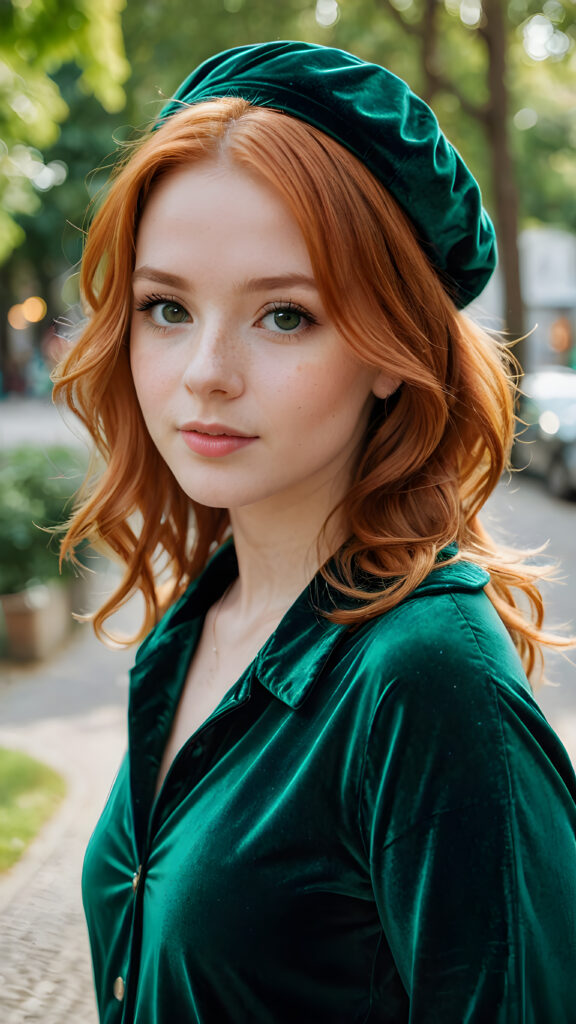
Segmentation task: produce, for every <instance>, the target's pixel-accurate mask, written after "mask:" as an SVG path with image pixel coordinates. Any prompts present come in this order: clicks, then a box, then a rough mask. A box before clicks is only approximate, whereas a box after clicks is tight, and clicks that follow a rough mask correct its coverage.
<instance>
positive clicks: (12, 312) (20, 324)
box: [8, 303, 28, 331]
mask: <svg viewBox="0 0 576 1024" xmlns="http://www.w3.org/2000/svg"><path fill="white" fill-rule="evenodd" d="M8 323H9V324H10V327H13V328H14V330H15V331H23V330H24V329H25V328H26V327H28V320H27V319H26V317H25V316H24V310H23V309H22V306H21V305H20V303H18V304H17V305H16V306H10V309H9V310H8Z"/></svg>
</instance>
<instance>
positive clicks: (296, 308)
mask: <svg viewBox="0 0 576 1024" xmlns="http://www.w3.org/2000/svg"><path fill="white" fill-rule="evenodd" d="M170 303H172V304H173V305H175V306H180V307H181V308H182V309H184V310H185V309H186V307H185V306H183V305H182V303H181V302H179V301H178V299H175V298H174V297H173V296H170V295H157V294H151V295H146V296H145V297H144V298H143V299H142V300H141V301H140V302H139V303H136V305H135V306H134V309H135V310H136V312H138V313H146V312H147V311H148V310H150V309H153V308H154V306H163V305H168V304H170ZM277 312H282V313H297V314H298V315H299V316H301V317H302V318H303V320H305V321H306V326H305V327H304V330H305V331H306V330H308V328H309V327H311V326H313V325H315V324H318V320H317V319H316V317H315V316H314V314H313V313H310V311H309V310H307V309H305V308H304V306H301V305H300V304H299V303H298V302H293V301H292V300H291V299H287V300H286V301H281V300H276V301H275V302H271V303H269V305H268V306H266V308H265V309H264V311H263V312H262V314H261V316H260V317H259V318H258V319H259V320H262V319H263V318H264V317H265V316H266V315H267V314H268V313H277ZM147 319H148V325H149V327H151V328H152V330H155V331H160V332H162V333H164V332H165V331H167V330H169V329H170V325H169V324H166V325H165V326H161V325H160V324H157V323H154V321H153V320H152V318H151V317H148V318H147ZM174 326H177V325H176V324H175V325H174ZM270 333H271V334H282V331H270ZM296 333H298V334H301V333H302V332H301V331H298V332H296ZM286 336H287V337H291V336H292V335H291V334H290V333H289V332H288V331H286Z"/></svg>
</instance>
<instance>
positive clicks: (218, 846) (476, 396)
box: [56, 42, 576, 1024]
mask: <svg viewBox="0 0 576 1024" xmlns="http://www.w3.org/2000/svg"><path fill="white" fill-rule="evenodd" d="M494 263H495V245H494V235H493V229H492V225H491V224H490V221H489V219H488V218H487V216H486V214H485V213H484V211H483V210H482V206H481V202H480V197H479V192H478V188H477V185H476V183H475V181H474V179H473V177H472V175H471V174H470V172H469V171H468V169H467V168H466V167H465V165H464V164H463V162H462V160H461V158H460V157H459V156H458V154H457V153H456V152H455V150H454V149H453V148H452V147H451V146H450V144H449V143H448V142H447V140H446V139H445V138H444V136H443V135H442V133H441V132H440V130H439V128H438V124H437V122H436V120H435V118H434V115H433V114H432V112H431V111H430V110H429V108H428V107H426V106H425V104H423V103H422V102H421V101H420V100H419V99H418V98H417V97H416V96H414V94H413V93H411V92H410V90H409V88H408V86H406V85H405V83H403V82H401V81H400V80H399V79H397V78H395V77H394V76H393V75H391V74H390V73H389V72H388V71H386V70H384V69H383V68H380V67H377V66H375V65H370V64H365V63H364V62H362V61H360V60H359V59H358V58H356V57H353V56H351V55H350V54H347V53H343V52H342V51H338V50H333V49H328V48H324V47H320V46H313V45H309V44H305V43H297V42H280V43H268V44H262V45H256V46H248V47H241V48H238V49H235V50H232V51H227V52H226V53H224V54H219V55H218V56H216V57H214V58H212V59H211V60H210V61H207V62H206V63H205V64H204V65H202V66H201V67H200V68H199V69H197V70H196V71H195V72H194V73H193V74H192V75H191V76H190V78H189V79H187V80H186V82H185V83H184V84H183V86H182V87H181V88H180V90H179V91H178V93H177V94H176V96H175V98H174V100H173V101H172V102H171V103H170V104H168V105H167V107H166V108H165V109H164V110H163V111H162V113H161V115H160V118H159V120H158V122H157V123H156V124H155V125H154V126H153V128H152V129H151V131H150V133H149V135H148V136H147V137H146V138H145V139H144V140H143V141H142V142H141V143H140V144H139V145H138V146H137V147H136V149H135V151H134V152H133V153H132V154H131V156H130V158H129V159H128V160H127V161H126V162H125V163H124V165H123V167H122V168H121V169H120V170H119V172H118V173H117V175H116V177H115V180H114V183H113V185H112V188H111V190H110V192H109V194H108V196H107V198H106V200H105V202H104V203H103V205H102V207H101V209H100V211H99V212H98V214H97V215H96V217H95V219H94V221H93V224H92V227H91V229H90V231H89V235H88V239H87V245H86V252H85V258H84V262H83V278H82V287H83V294H84V297H85V301H86V304H87V307H88V309H89V315H90V319H89V323H88V325H87V327H86V329H85V331H84V333H83V335H82V337H81V339H80V340H79V342H78V343H77V344H76V346H75V347H74V349H73V350H72V351H71V352H70V354H69V356H68V358H67V359H66V361H65V363H64V364H63V366H62V368H61V370H60V376H59V379H58V381H57V385H56V395H57V397H58V398H59V399H61V398H65V399H66V401H67V402H68V404H69V405H70V406H71V408H72V409H73V410H74V411H75V412H77V413H78V414H79V415H80V417H81V418H82V419H83V421H84V423H85V424H86V426H87V427H88V429H89V430H90V432H91V434H92V436H93V438H94V441H95V443H96V446H97V448H98V449H99V451H100V453H102V454H103V455H104V458H105V462H106V467H105V469H104V471H103V473H102V475H101V476H100V477H99V478H96V479H95V478H93V477H92V478H91V480H90V483H89V485H87V487H86V489H85V491H84V494H83V496H82V500H81V502H80V504H79V507H78V509H77V511H76V513H75V515H74V517H73V519H72V521H71V523H70V524H69V528H68V533H67V535H66V537H65V539H64V543H63V552H64V554H65V555H71V554H72V553H73V551H74V548H75V547H76V546H77V545H78V544H79V543H80V542H81V541H83V540H85V539H89V540H90V541H92V542H96V543H98V544H99V545H100V546H102V545H103V546H104V547H105V548H106V549H107V550H109V551H111V552H113V554H114V555H115V556H116V557H117V558H119V559H120V560H121V561H122V562H123V564H124V565H125V569H126V572H125V576H124V579H123V582H122V584H121V586H120V587H119V589H118V591H117V592H116V593H115V594H114V595H113V597H112V598H111V599H110V600H109V601H108V602H107V604H106V605H105V606H104V607H103V608H102V609H101V610H100V611H99V612H98V614H97V615H96V616H95V619H94V624H95V627H96V629H97V630H98V632H99V633H101V634H102V633H103V632H104V623H105V620H106V619H107V617H108V616H109V615H111V614H112V613H113V612H114V610H115V609H117V608H118V606H119V605H120V604H121V603H122V602H123V601H125V600H126V599H127V598H128V597H129V596H130V595H131V594H133V593H134V592H135V591H138V590H139V591H140V592H141V593H142V594H143V595H144V598H145V602H146V611H145V620H144V622H143V624H142V630H141V633H140V639H142V638H143V637H144V636H145V639H144V641H143V643H142V644H141V646H140V649H139V651H138V653H137V655H136V664H135V667H134V669H133V671H132V676H131V690H130V705H129V749H128V752H127V754H126V758H125V760H124V761H123V763H122V765H121V767H120V770H119V773H118V776H117V778H116V780H115V782H114V785H113V787H112V790H111V793H110V796H109V799H108V802H107V804H106V807H105V809H104V811H103V814H102V817H101V819H100V821H99V823H98V825H97V826H96V829H95V832H94V835H93V837H92V839H91V842H90V845H89V848H88V851H87V854H86V860H85V866H84V876H83V893H84V902H85V909H86V915H87V919H88V927H89V932H90V939H91V945H92V954H93V963H94V976H95V983H96V992H97V999H98V1006H99V1012H100V1019H101V1021H102V1022H103V1024H114V1022H116V1021H118V1022H120V1021H122V1022H124V1024H128V1022H130V1024H132V1022H135V1024H176V1022H177V1024H187V1022H202V1024H206V1022H208V1024H223V1022H234V1024H241V1022H251V1024H253V1022H262V1024H264V1022H266V1024H283V1022H290V1024H295V1022H300V1021H302V1022H306V1024H312V1022H313V1024H321V1022H325V1024H328V1022H329V1024H340V1022H341V1024H353V1022H356V1024H360V1022H368V1021H375V1022H376V1021H378V1022H382V1024H384V1022H393V1024H404V1022H408V1021H410V1022H412V1024H424V1022H428V1024H463V1022H464V1021H466V1022H468V1024H504V1022H507V1024H508V1022H509V1024H520V1022H538V1024H569V1022H571V1024H574V1022H576V991H575V982H574V979H575V978H576V936H575V910H574V908H575V905H576V904H575V900H576V859H575V828H576V802H575V801H576V780H575V778H574V773H573V771H572V768H571V765H570V762H569V759H568V756H567V754H566V752H565V751H564V749H563V747H562V745H561V744H560V742H559V740H558V739H557V737H556V736H555V734H554V733H553V731H552V730H551V729H550V727H549V726H548V724H547V722H546V720H545V718H544V716H543V715H542V713H541V711H540V710H539V708H538V705H537V704H536V702H535V701H534V699H533V697H532V694H531V690H530V687H529V684H528V681H527V677H526V672H528V673H529V674H530V673H533V671H534V670H535V668H536V667H537V664H538V660H539V652H540V649H541V645H542V644H543V643H556V644H558V645H562V643H563V641H561V640H557V639H556V640H555V639H554V638H551V637H548V636H546V635H545V634H544V633H543V632H542V629H541V627H542V604H541V600H540V597H539V595H538V591H537V589H536V580H537V575H538V573H537V570H536V569H535V568H534V567H529V566H526V565H524V564H523V563H522V561H521V559H520V558H519V557H517V556H514V555H513V554H512V553H511V552H510V551H503V550H501V549H499V548H498V546H497V545H495V544H494V543H493V542H492V540H491V539H490V537H489V536H488V535H487V534H486V532H485V531H484V529H483V527H482V526H481V523H480V520H479V518H478V512H479V510H480V509H481V507H482V505H483V503H484V502H485V500H486V498H487V497H488V495H489V494H490V492H491V491H492V490H493V488H494V487H495V485H496V483H497V481H498V478H499V476H500V474H501V472H502V470H503V468H504V467H505V466H506V464H507V456H508V451H509V446H510V443H511V437H512V431H513V397H512V388H511V384H510V381H509V372H508V370H507V368H506V366H507V364H506V359H505V356H504V354H503V352H502V351H501V350H500V348H499V346H498V344H497V343H496V342H495V341H494V340H493V339H492V338H490V337H488V336H487V335H486V334H485V333H483V332H482V331H481V330H480V329H479V328H478V327H476V326H474V324H473V323H472V322H471V321H470V320H469V319H468V318H467V316H466V315H465V314H464V313H462V312H459V310H460V309H461V308H462V307H463V306H464V305H465V304H466V303H467V302H469V301H470V299H471V298H473V297H474V296H475V295H477V294H479V292H480V291H481V290H482V288H483V286H484V284H485V283H486V281H487V280H488V278H489V276H490V274H491V273H492V270H493V268H494ZM162 573H164V576H163V577H162V578H164V579H166V578H167V575H166V574H167V573H168V575H169V577H170V579H171V581H172V582H171V585H170V587H169V592H168V593H167V592H166V584H165V585H164V587H163V588H162V587H160V586H159V581H160V578H161V575H162ZM516 591H519V592H520V593H521V595H522V596H524V597H527V598H528V606H531V607H532V609H533V612H534V615H533V618H532V619H530V618H529V617H528V613H527V612H524V611H521V609H520V606H519V604H518V603H517V601H516V598H515V596H514V594H515V592H516Z"/></svg>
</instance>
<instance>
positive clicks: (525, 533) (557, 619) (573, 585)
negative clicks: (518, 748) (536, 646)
mask: <svg viewBox="0 0 576 1024" xmlns="http://www.w3.org/2000/svg"><path fill="white" fill-rule="evenodd" d="M483 521H484V524H485V526H486V527H487V528H488V529H489V530H490V532H492V533H493V534H494V535H495V536H497V537H498V539H499V540H500V541H502V542H504V543H506V544H510V545H513V546H515V547H523V548H525V549H526V548H536V547H540V546H541V545H542V544H547V548H546V560H549V561H550V562H551V563H553V562H556V563H557V566H558V569H557V572H558V576H559V577H560V578H561V582H557V583H545V584H543V585H542V588H541V589H542V593H543V595H544V598H545V602H546V612H547V614H546V620H545V624H546V625H548V627H549V628H553V627H555V626H558V625H562V626H563V632H568V633H571V634H572V635H575V634H576V503H573V502H566V501H562V500H560V499H557V498H552V497H551V496H550V495H549V494H547V492H546V490H545V488H544V485H543V484H542V483H541V482H540V481H539V480H534V479H531V478H530V477H526V476H525V475H524V474H514V475H513V477H512V480H511V481H510V483H508V484H507V485H506V484H504V483H501V484H500V486H499V487H498V488H497V490H496V492H495V494H494V495H493V496H492V498H491V499H490V501H489V502H488V504H487V505H486V506H485V509H484V514H483ZM539 560H540V562H542V561H543V559H539ZM546 673H547V676H548V678H549V679H550V680H551V682H553V683H554V685H546V686H544V687H541V688H540V689H538V691H537V697H538V700H539V702H540V704H541V705H542V708H543V709H544V712H545V714H546V716H547V718H548V719H549V720H550V722H551V723H552V725H553V726H554V728H555V729H556V730H557V732H558V733H559V734H560V736H561V738H562V739H563V741H564V743H565V745H566V746H567V748H568V750H569V751H570V754H571V756H572V760H573V761H574V762H575V763H576V650H575V651H572V652H570V653H569V654H568V655H561V654H558V653H555V652H554V653H551V654H548V655H547V658H546Z"/></svg>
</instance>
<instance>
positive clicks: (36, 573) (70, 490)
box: [0, 447, 84, 594]
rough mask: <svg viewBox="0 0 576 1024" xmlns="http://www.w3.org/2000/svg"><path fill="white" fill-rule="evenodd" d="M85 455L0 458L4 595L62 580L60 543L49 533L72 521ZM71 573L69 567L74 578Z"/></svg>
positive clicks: (22, 452)
mask: <svg viewBox="0 0 576 1024" xmlns="http://www.w3.org/2000/svg"><path fill="white" fill-rule="evenodd" d="M83 470H84V465H83V459H82V455H81V454H80V453H79V452H77V451H71V450H70V449H68V448H63V447H51V448H46V449H41V448H32V447H21V448H15V449H12V450H8V451H3V452H0V594H13V593H16V592H17V591H19V590H24V588H25V587H27V586H31V585H32V584H34V583H45V582H47V581H48V580H54V579H58V577H59V575H60V572H59V568H58V540H57V537H54V536H53V535H52V534H51V533H50V532H47V528H50V527H54V526H60V525H61V524H62V523H63V522H65V521H66V519H67V518H68V516H69V514H70V511H71V507H72V500H71V499H72V496H73V495H74V492H75V491H76V490H77V489H78V487H79V485H80V483H81V481H82V478H83V475H84V472H83ZM71 572H72V570H71V567H70V566H69V565H67V564H66V565H65V566H64V567H63V574H64V575H68V576H69V575H71Z"/></svg>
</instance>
